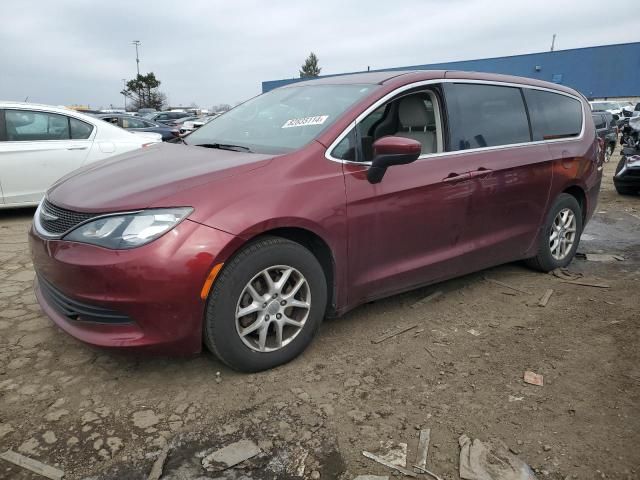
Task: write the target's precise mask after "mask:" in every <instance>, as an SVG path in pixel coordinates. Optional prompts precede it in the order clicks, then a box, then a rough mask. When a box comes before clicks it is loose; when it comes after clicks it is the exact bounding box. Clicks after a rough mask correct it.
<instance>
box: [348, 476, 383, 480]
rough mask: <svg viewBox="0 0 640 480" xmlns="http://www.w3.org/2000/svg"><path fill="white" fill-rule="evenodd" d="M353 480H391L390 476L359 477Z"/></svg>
mask: <svg viewBox="0 0 640 480" xmlns="http://www.w3.org/2000/svg"><path fill="white" fill-rule="evenodd" d="M353 480H389V476H388V475H358V476H357V477H356V478H354V479H353Z"/></svg>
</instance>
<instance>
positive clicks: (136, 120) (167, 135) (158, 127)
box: [96, 113, 180, 142]
mask: <svg viewBox="0 0 640 480" xmlns="http://www.w3.org/2000/svg"><path fill="white" fill-rule="evenodd" d="M96 117H98V118H101V119H102V120H104V121H105V122H109V123H112V124H114V125H117V126H119V127H121V128H124V129H125V130H133V131H135V132H154V133H159V134H160V135H162V140H163V141H165V142H166V141H168V140H171V139H173V138H176V137H177V136H179V135H180V131H179V130H178V129H177V128H173V127H170V126H168V125H164V124H162V123H158V122H154V121H152V120H148V119H146V118H141V117H134V116H132V115H126V114H122V115H117V114H113V113H105V114H102V115H96Z"/></svg>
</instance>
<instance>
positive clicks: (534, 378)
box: [524, 371, 544, 387]
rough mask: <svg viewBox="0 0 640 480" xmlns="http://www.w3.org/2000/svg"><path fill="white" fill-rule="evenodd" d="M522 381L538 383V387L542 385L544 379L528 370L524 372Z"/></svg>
mask: <svg viewBox="0 0 640 480" xmlns="http://www.w3.org/2000/svg"><path fill="white" fill-rule="evenodd" d="M524 381H525V383H530V384H531V385H538V386H540V387H542V386H543V385H544V379H543V377H542V375H539V374H537V373H534V372H529V371H526V372H524Z"/></svg>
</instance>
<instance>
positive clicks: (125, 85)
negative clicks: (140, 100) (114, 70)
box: [122, 78, 127, 112]
mask: <svg viewBox="0 0 640 480" xmlns="http://www.w3.org/2000/svg"><path fill="white" fill-rule="evenodd" d="M122 85H123V87H122V96H123V97H124V111H125V112H126V111H127V79H126V78H123V79H122Z"/></svg>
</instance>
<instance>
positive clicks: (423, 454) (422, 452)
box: [414, 428, 431, 473]
mask: <svg viewBox="0 0 640 480" xmlns="http://www.w3.org/2000/svg"><path fill="white" fill-rule="evenodd" d="M430 439H431V429H430V428H425V429H422V430H420V439H419V440H418V454H417V455H416V464H415V465H414V467H415V468H416V469H422V470H424V469H425V468H427V455H428V453H429V440H430ZM417 473H419V472H417Z"/></svg>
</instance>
